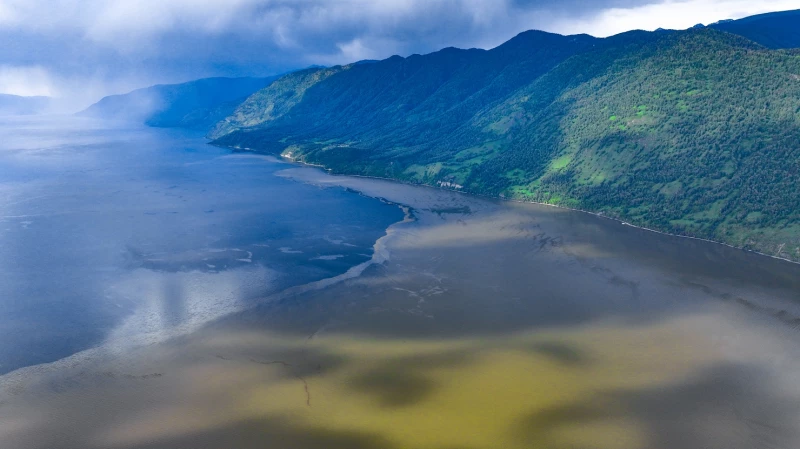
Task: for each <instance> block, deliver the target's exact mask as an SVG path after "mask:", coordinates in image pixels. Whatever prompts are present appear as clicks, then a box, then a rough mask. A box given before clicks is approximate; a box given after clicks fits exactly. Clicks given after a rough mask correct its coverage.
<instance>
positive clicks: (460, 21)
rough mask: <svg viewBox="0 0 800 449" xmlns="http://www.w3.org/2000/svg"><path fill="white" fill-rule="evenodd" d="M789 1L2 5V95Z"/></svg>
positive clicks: (52, 0)
mask: <svg viewBox="0 0 800 449" xmlns="http://www.w3.org/2000/svg"><path fill="white" fill-rule="evenodd" d="M754 3H757V5H754ZM791 3H796V1H795V0H767V1H760V2H752V1H749V0H747V1H746V0H678V1H676V0H592V1H588V0H383V1H380V0H116V1H107V0H0V40H2V42H3V43H4V45H2V46H0V92H8V93H18V94H50V95H56V96H64V97H68V98H70V100H71V101H72V102H77V103H86V102H88V101H91V100H94V99H95V98H97V97H98V96H100V95H102V94H105V93H108V92H114V91H121V90H127V89H130V88H134V87H139V86H141V85H145V84H150V83H155V82H175V81H183V80H189V79H194V78H198V77H203V76H212V75H223V76H224V75H228V76H241V75H268V74H274V73H280V72H283V71H286V70H290V69H295V68H299V67H304V66H308V65H311V64H324V65H329V64H338V63H346V62H351V61H356V60H359V59H368V58H369V59H373V58H385V57H388V56H391V55H392V54H400V55H408V54H411V53H425V52H430V51H434V50H436V49H439V48H442V47H445V46H458V47H482V48H488V47H492V46H495V45H498V44H500V43H502V42H503V41H505V40H507V39H509V38H511V37H513V36H514V35H515V34H517V33H519V32H521V31H524V30H527V29H531V28H538V29H544V30H547V31H554V32H562V33H577V32H588V33H593V34H595V35H609V34H613V33H616V32H620V31H624V30H627V29H631V28H645V29H647V28H655V27H657V26H665V27H669V26H674V27H677V26H682V25H683V26H690V25H693V24H694V23H697V22H702V21H704V20H706V19H708V18H713V19H714V20H716V19H720V18H726V17H728V16H739V17H740V16H743V15H746V14H748V13H757V12H763V11H767V10H778V9H789V8H791V7H792V5H791Z"/></svg>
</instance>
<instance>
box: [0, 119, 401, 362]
mask: <svg viewBox="0 0 800 449" xmlns="http://www.w3.org/2000/svg"><path fill="white" fill-rule="evenodd" d="M110 126H114V127H110ZM119 126H120V125H119V124H113V125H109V124H106V123H102V122H97V121H91V120H86V119H75V118H46V119H43V118H7V119H3V121H2V122H0V135H2V136H3V139H2V141H0V373H7V372H9V371H12V370H15V369H17V368H20V367H23V366H28V365H34V364H40V363H46V362H52V361H55V360H58V359H60V358H62V357H66V356H69V355H70V354H73V353H75V352H78V351H81V350H84V349H88V348H90V347H93V346H96V345H99V344H101V343H104V342H105V343H106V344H108V345H110V346H112V347H119V348H124V347H128V346H135V345H136V344H142V343H147V342H153V341H160V340H163V339H164V338H165V337H166V336H169V335H177V334H180V333H182V332H185V331H188V330H191V329H192V328H195V327H197V326H198V325H200V324H202V323H204V322H207V321H209V320H210V319H213V318H215V317H218V316H221V315H224V314H226V313H229V312H231V311H234V310H239V309H241V308H243V307H247V306H248V305H252V303H253V302H255V301H257V300H259V299H260V298H263V297H265V296H267V295H269V294H271V293H274V292H277V291H280V290H282V289H284V288H287V287H290V286H293V285H299V284H304V283H307V282H311V281H316V280H319V279H324V278H328V277H332V276H335V275H338V274H341V273H343V272H345V271H347V269H348V268H350V267H351V266H354V265H357V264H359V263H362V262H364V261H366V260H368V259H369V258H370V257H371V255H372V245H373V244H374V242H375V240H377V239H378V238H380V237H381V236H382V235H383V234H384V232H385V229H386V227H387V226H388V225H390V224H391V223H393V222H395V221H398V220H400V219H402V212H401V211H400V210H399V209H398V208H397V207H396V206H391V205H387V204H384V203H381V202H379V201H377V200H374V199H368V198H365V197H361V196H358V195H353V194H350V193H346V192H345V191H344V190H342V189H320V188H317V187H313V186H308V185H303V184H299V183H297V182H293V181H289V180H286V179H283V178H279V177H275V176H273V172H275V171H276V170H279V169H282V168H285V165H284V164H280V163H277V162H273V161H270V160H268V159H265V158H263V157H259V156H251V155H234V154H230V152H228V151H226V150H222V149H219V148H215V147H212V146H209V145H206V144H205V140H204V139H202V138H201V137H200V136H197V135H192V134H187V133H183V132H178V131H161V130H154V129H147V128H134V127H130V126H129V125H128V126H127V127H121V128H120V127H119Z"/></svg>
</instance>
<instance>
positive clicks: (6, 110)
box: [0, 94, 50, 115]
mask: <svg viewBox="0 0 800 449" xmlns="http://www.w3.org/2000/svg"><path fill="white" fill-rule="evenodd" d="M49 107H50V98H49V97H21V96H18V95H9V94H0V115H34V114H41V113H43V112H46V111H47V109H48V108H49Z"/></svg>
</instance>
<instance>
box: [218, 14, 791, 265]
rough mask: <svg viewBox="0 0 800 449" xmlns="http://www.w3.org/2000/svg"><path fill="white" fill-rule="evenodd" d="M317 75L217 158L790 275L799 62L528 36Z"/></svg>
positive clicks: (242, 114) (753, 50)
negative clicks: (524, 211)
mask: <svg viewBox="0 0 800 449" xmlns="http://www.w3.org/2000/svg"><path fill="white" fill-rule="evenodd" d="M327 70H329V71H330V72H335V73H328V74H327V76H318V77H317V78H318V79H316V81H315V82H314V83H310V84H309V83H305V84H304V83H302V82H299V81H300V80H299V79H295V81H297V82H299V83H298V84H301V85H303V90H302V93H300V94H294V93H292V92H294V91H292V90H291V89H290V88H289V87H288V86H290V85H291V84H292V82H295V81H291V78H290V79H283V80H281V83H282V85H285V86H287V87H286V88H287V89H288V90H286V91H283V90H278V91H274V92H269V89H267V90H265V91H261V92H259V94H258V95H257V96H255V97H251V99H249V100H248V101H247V102H246V103H245V104H243V105H242V107H241V108H240V109H239V111H237V114H236V115H235V116H234V117H236V120H235V121H233V120H229V121H228V125H226V126H225V127H221V128H218V131H219V130H220V129H224V133H222V132H218V133H216V134H215V137H217V140H216V143H217V144H219V145H225V146H229V147H238V148H249V149H256V150H260V151H268V152H274V153H283V154H285V155H290V156H291V157H293V158H297V159H299V160H303V161H306V162H311V163H316V164H323V165H325V166H327V167H329V168H331V169H333V170H334V171H335V172H339V173H355V174H366V175H373V176H384V177H390V178H395V179H401V180H406V181H411V182H417V183H423V184H429V185H443V184H444V185H445V186H456V188H459V189H461V190H463V191H466V192H473V193H481V194H489V195H494V196H500V197H505V198H514V199H522V200H532V201H539V202H547V203H551V204H557V205H564V206H568V207H574V208H580V209H585V210H590V211H595V212H599V213H602V214H605V215H608V216H613V217H616V218H619V219H622V220H625V221H628V222H630V223H633V224H636V225H641V226H645V227H649V228H654V229H659V230H663V231H667V232H672V233H678V234H683V235H691V236H697V237H703V238H709V239H714V240H717V241H723V242H726V243H730V244H733V245H736V246H740V247H745V248H750V249H754V250H759V251H762V252H766V253H769V254H775V255H780V256H781V257H786V258H792V259H795V260H800V189H798V187H797V185H796V184H797V179H798V173H800V144H798V142H800V52H798V51H787V50H770V49H767V48H765V47H762V46H760V45H758V44H756V43H754V42H752V41H749V40H746V39H744V38H742V37H739V36H735V35H732V34H729V33H726V32H721V31H717V30H715V29H712V28H701V29H693V30H687V31H681V32H655V33H648V32H630V33H624V34H622V35H618V36H614V37H611V38H607V39H594V38H590V37H588V36H574V37H565V36H557V35H545V34H544V33H536V34H532V35H531V34H528V35H521V36H520V37H518V38H516V39H515V40H512V41H510V42H509V43H507V44H505V45H504V46H501V47H499V48H498V49H495V50H491V51H488V52H484V51H479V50H455V49H447V50H443V51H442V52H438V53H434V54H432V55H426V56H413V57H410V58H406V59H403V58H399V57H394V58H390V59H388V60H385V61H381V62H378V63H374V64H369V65H363V66H348V67H340V68H334V69H327ZM312 73H320V72H312ZM312 73H306V74H304V75H303V76H304V77H306V79H308V77H309V76H311V75H312ZM293 76H294V75H293ZM276 85H277V83H276ZM287 98H291V99H292V100H291V101H289V102H286V101H284V100H285V99H287ZM282 101H283V103H281V102H282ZM272 105H275V106H272ZM245 107H249V108H251V109H250V110H251V111H255V112H258V111H261V112H263V111H264V110H266V109H268V108H270V107H272V108H273V110H275V111H278V112H277V113H275V114H271V115H268V116H265V115H263V114H262V115H261V116H259V115H257V114H254V113H248V112H247V110H245V109H244V108H245ZM225 133H227V134H225Z"/></svg>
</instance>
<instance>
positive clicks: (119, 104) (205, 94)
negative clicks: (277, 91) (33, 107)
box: [79, 77, 275, 130]
mask: <svg viewBox="0 0 800 449" xmlns="http://www.w3.org/2000/svg"><path fill="white" fill-rule="evenodd" d="M274 79H275V77H273V78H204V79H200V80H197V81H191V82H188V83H182V84H163V85H156V86H152V87H147V88H144V89H137V90H134V91H133V92H130V93H127V94H123V95H111V96H108V97H105V98H103V99H101V100H100V101H98V102H97V103H95V104H93V105H92V106H90V107H89V108H87V109H86V110H84V111H82V112H80V113H79V115H82V116H89V117H96V118H104V119H112V120H127V121H134V122H141V123H145V124H147V125H149V126H156V127H166V128H170V127H180V128H191V129H201V130H207V129H209V128H210V127H211V126H213V125H214V124H215V123H217V122H219V121H220V120H222V119H224V118H225V117H227V116H229V115H230V114H231V113H233V111H234V110H235V109H236V107H237V106H239V104H241V103H242V102H243V101H244V100H245V99H246V98H247V97H248V96H249V95H251V94H252V93H254V92H256V91H258V90H260V89H263V88H264V87H266V86H268V85H269V84H270V83H271V82H272V81H273V80H274Z"/></svg>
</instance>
